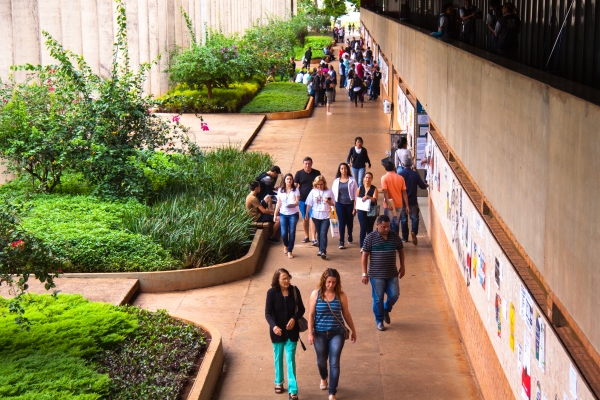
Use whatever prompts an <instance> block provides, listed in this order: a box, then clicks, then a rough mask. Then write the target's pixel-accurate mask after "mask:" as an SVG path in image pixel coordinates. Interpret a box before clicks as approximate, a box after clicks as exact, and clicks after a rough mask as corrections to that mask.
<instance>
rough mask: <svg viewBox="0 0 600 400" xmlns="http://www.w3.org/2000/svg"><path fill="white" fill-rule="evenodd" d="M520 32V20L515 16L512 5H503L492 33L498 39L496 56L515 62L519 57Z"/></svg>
mask: <svg viewBox="0 0 600 400" xmlns="http://www.w3.org/2000/svg"><path fill="white" fill-rule="evenodd" d="M520 32H521V20H520V19H519V17H517V15H516V14H515V6H514V4H512V3H504V5H503V6H502V16H501V17H500V18H499V19H498V22H496V30H495V32H494V33H495V34H496V36H497V37H498V54H500V55H501V56H504V57H507V58H510V59H512V60H516V59H517V58H518V57H519V33H520Z"/></svg>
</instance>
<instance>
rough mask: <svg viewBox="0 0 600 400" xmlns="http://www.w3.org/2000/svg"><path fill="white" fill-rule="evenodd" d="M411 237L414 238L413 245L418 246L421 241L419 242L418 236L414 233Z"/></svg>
mask: <svg viewBox="0 0 600 400" xmlns="http://www.w3.org/2000/svg"><path fill="white" fill-rule="evenodd" d="M410 236H411V237H412V242H413V244H414V245H415V246H416V245H417V243H419V241H418V240H417V234H416V233H414V232H411V234H410Z"/></svg>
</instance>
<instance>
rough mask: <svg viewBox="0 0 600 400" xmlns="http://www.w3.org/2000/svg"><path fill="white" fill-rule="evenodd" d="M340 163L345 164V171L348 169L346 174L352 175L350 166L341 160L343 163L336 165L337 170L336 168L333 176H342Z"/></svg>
mask: <svg viewBox="0 0 600 400" xmlns="http://www.w3.org/2000/svg"><path fill="white" fill-rule="evenodd" d="M342 165H345V166H346V171H348V176H352V170H351V169H350V167H349V166H348V164H346V163H345V162H343V163H340V165H339V166H338V170H337V172H336V174H335V177H336V178H341V176H342V171H341V168H342Z"/></svg>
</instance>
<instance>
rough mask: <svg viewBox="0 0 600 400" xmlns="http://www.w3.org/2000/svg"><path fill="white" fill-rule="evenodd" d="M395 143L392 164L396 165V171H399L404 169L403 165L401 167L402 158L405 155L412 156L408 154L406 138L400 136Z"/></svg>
mask: <svg viewBox="0 0 600 400" xmlns="http://www.w3.org/2000/svg"><path fill="white" fill-rule="evenodd" d="M397 144H398V150H396V153H395V155H394V164H395V165H396V172H397V173H400V171H402V170H403V169H404V167H402V160H404V158H405V157H412V155H411V154H410V150H408V140H407V139H406V138H405V137H403V138H400V140H398V143H397Z"/></svg>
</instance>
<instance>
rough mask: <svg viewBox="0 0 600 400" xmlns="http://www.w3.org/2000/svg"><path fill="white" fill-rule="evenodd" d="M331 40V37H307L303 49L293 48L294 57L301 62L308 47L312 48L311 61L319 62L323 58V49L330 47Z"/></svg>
mask: <svg viewBox="0 0 600 400" xmlns="http://www.w3.org/2000/svg"><path fill="white" fill-rule="evenodd" d="M332 42H333V38H332V37H331V36H307V37H306V38H305V39H304V47H294V56H295V59H296V60H302V58H303V57H304V53H306V50H308V48H309V47H311V48H312V59H313V60H315V59H318V60H321V59H322V58H324V57H325V53H324V52H323V48H324V47H325V46H329V45H331V43H332Z"/></svg>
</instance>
